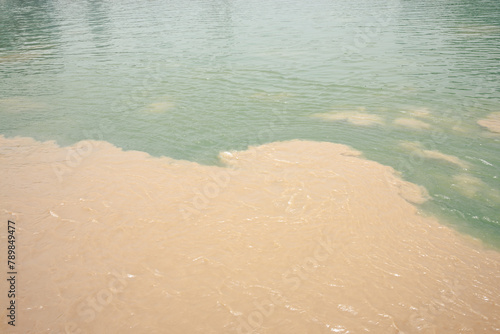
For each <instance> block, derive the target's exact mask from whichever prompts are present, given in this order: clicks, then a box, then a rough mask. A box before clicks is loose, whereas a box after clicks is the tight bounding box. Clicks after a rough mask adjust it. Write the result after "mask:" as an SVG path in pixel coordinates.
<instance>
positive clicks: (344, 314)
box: [0, 138, 500, 333]
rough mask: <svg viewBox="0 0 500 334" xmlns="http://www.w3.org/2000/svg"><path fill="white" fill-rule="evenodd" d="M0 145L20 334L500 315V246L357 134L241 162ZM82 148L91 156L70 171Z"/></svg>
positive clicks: (364, 323) (291, 328)
mask: <svg viewBox="0 0 500 334" xmlns="http://www.w3.org/2000/svg"><path fill="white" fill-rule="evenodd" d="M0 147H1V156H0V163H1V164H2V166H4V167H6V170H7V172H8V173H7V174H2V177H1V178H0V182H1V183H0V185H1V187H0V189H1V191H0V199H1V201H2V203H3V207H4V208H7V210H4V212H2V214H1V217H2V219H3V220H7V219H13V220H15V221H16V224H17V226H19V231H18V235H19V236H18V239H19V241H18V245H19V248H20V256H19V260H18V261H19V263H20V264H21V265H20V266H19V268H18V271H19V272H21V273H22V274H21V275H19V282H18V286H19V298H18V301H17V302H18V305H19V311H18V312H19V314H20V316H19V320H18V322H19V327H18V328H16V329H19V332H18V333H43V332H57V331H60V332H64V330H65V329H66V330H68V332H76V331H77V330H81V331H82V332H83V333H166V332H168V333H251V332H258V333H327V332H337V333H361V332H365V331H368V332H372V333H460V332H464V333H465V332H474V333H492V332H496V331H499V330H500V328H499V327H498V326H499V324H500V318H499V315H500V303H499V296H500V287H499V285H498V282H499V272H500V271H499V270H500V254H499V253H498V252H496V251H492V250H486V249H484V248H483V247H482V246H481V245H480V244H479V243H478V242H477V241H473V240H472V239H469V238H466V237H464V236H463V235H459V234H458V233H457V232H455V231H453V230H451V229H450V228H447V227H443V226H442V225H441V224H440V223H438V222H437V221H436V220H435V219H432V218H425V217H423V216H421V215H419V214H418V213H417V209H416V208H415V206H414V205H413V204H411V202H418V203H420V202H422V201H424V200H425V198H426V193H425V190H424V189H422V188H421V187H419V186H416V185H414V184H411V183H408V182H406V181H402V180H401V179H400V178H398V177H396V176H395V175H394V171H393V169H392V168H390V167H386V166H383V165H380V164H378V163H376V162H371V161H368V160H365V159H362V158H361V157H359V152H356V151H354V150H352V149H350V148H348V147H346V146H343V145H339V144H331V143H319V142H308V141H291V142H283V143H273V144H268V145H264V146H259V147H252V148H250V149H249V150H246V151H239V152H236V151H233V152H223V153H221V161H222V162H223V163H224V165H225V167H210V166H203V165H199V164H197V163H192V162H187V161H179V160H173V159H170V158H153V157H151V156H149V155H147V154H145V153H142V152H134V151H130V152H123V151H121V150H120V149H117V148H116V147H114V146H112V145H110V144H108V143H106V142H97V141H87V142H81V143H78V144H77V145H76V146H74V147H70V148H59V147H58V146H56V145H55V144H54V143H50V142H47V143H39V142H35V141H33V140H32V139H28V138H19V139H3V138H1V139H0ZM68 152H80V155H79V156H80V157H81V160H80V161H79V163H78V165H77V166H72V167H70V166H66V168H62V167H61V165H60V164H61V161H63V160H64V157H65V156H66V155H67V154H68ZM75 164H76V160H75ZM26 185H29V186H26ZM7 189H8V190H7ZM21 245H22V246H21ZM5 284H6V283H5V282H2V287H3V286H4V285H5ZM4 291H5V290H4ZM2 326H3V328H5V327H6V324H5V323H2Z"/></svg>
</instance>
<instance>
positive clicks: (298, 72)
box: [0, 0, 500, 246]
mask: <svg viewBox="0 0 500 334" xmlns="http://www.w3.org/2000/svg"><path fill="white" fill-rule="evenodd" d="M498 17H500V3H499V2H498V1H496V0H495V1H482V2H481V3H478V2H476V1H460V2H457V1H445V0H439V1H418V2H415V1H411V2H409V1H399V0H389V1H383V2H380V1H379V2H373V1H364V0H356V1H329V0H328V1H327V0H317V1H312V2H304V1H285V2H283V1H265V2H264V1H252V2H245V1H236V0H214V1H168V2H164V1H148V2H147V3H144V2H137V1H90V0H89V1H77V2H74V1H67V0H59V1H56V0H47V1H23V2H22V3H21V2H18V1H12V0H4V1H0V25H1V26H0V119H1V121H0V133H1V134H4V135H6V136H15V135H21V136H28V137H34V138H36V139H38V140H57V142H58V143H59V144H61V145H71V144H74V143H76V142H77V141H80V140H86V139H95V140H106V141H108V142H110V143H112V144H114V145H117V146H118V147H121V148H124V149H128V150H130V149H133V150H140V151H144V152H148V153H149V154H152V155H154V156H169V157H173V158H177V159H187V160H191V161H196V162H200V163H203V164H217V163H218V161H217V154H218V152H220V151H224V150H228V149H238V150H243V149H245V148H246V147H247V146H248V145H260V144H264V143H269V142H275V141H282V140H291V139H306V140H315V141H329V142H335V143H342V144H347V145H349V146H351V147H354V148H356V149H358V150H361V151H362V152H363V153H364V154H365V155H366V156H367V157H368V158H369V159H372V160H375V161H378V162H380V163H383V164H385V165H389V166H392V167H394V168H395V169H396V170H398V171H399V172H401V173H403V176H404V177H405V178H406V179H408V180H410V181H412V182H415V183H417V184H421V185H423V186H425V187H426V188H427V189H428V191H429V193H430V195H431V197H432V201H429V202H428V204H427V205H426V208H425V209H426V210H427V211H428V212H432V213H433V214H435V215H438V216H440V217H442V218H443V219H445V220H448V221H450V222H451V223H452V224H454V226H455V227H456V228H458V229H460V230H462V231H464V232H466V233H470V234H472V235H474V236H477V237H480V238H481V239H483V240H485V241H487V242H489V243H490V244H493V245H496V246H500V222H499V218H498V207H499V206H500V203H499V202H498V198H497V194H498V192H499V191H500V180H499V178H498V176H499V174H498V171H499V166H500V158H499V156H500V155H499V154H498V145H499V139H500V138H499V135H498V131H496V130H494V129H495V128H492V127H491V126H483V124H484V123H482V121H481V120H482V119H485V118H486V119H488V118H487V117H488V115H490V114H494V113H498V112H499V110H500V109H499V106H500V93H499V91H498V82H500V78H499V72H498V63H499V59H500V25H499V23H498ZM486 122H489V123H491V121H488V120H487V121H486ZM492 129H493V130H492ZM490 130H491V131H490ZM407 142H413V143H416V145H418V147H419V149H417V150H408V149H403V148H402V147H403V146H402V145H404V143H407ZM424 151H437V152H439V153H442V154H443V155H447V156H455V157H456V159H459V160H460V161H463V162H464V163H465V164H453V163H451V164H450V163H448V162H443V161H441V160H438V159H433V158H429V157H428V156H426V155H425V154H424V155H423V156H422V155H421V154H420V153H422V152H424ZM465 165H466V166H467V167H466V168H465V167H463V166H465ZM462 174H467V175H468V176H469V177H473V178H477V179H479V180H481V182H482V183H483V184H484V186H481V187H480V188H481V189H479V191H477V192H476V193H475V195H474V196H466V195H464V194H470V192H469V191H468V190H463V189H461V186H462V185H461V184H457V183H454V180H455V176H457V175H462Z"/></svg>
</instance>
